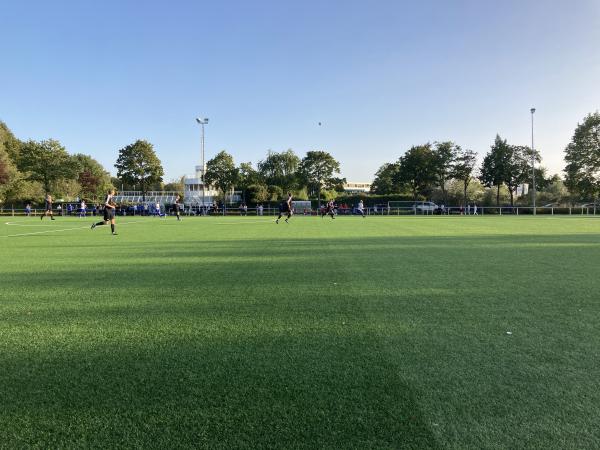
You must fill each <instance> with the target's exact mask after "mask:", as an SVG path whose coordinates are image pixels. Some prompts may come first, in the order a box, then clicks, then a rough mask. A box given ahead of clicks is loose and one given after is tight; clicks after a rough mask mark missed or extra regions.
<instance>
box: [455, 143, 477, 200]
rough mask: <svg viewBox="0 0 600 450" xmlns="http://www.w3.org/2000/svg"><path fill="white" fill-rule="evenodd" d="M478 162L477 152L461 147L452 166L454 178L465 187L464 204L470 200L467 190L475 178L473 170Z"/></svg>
mask: <svg viewBox="0 0 600 450" xmlns="http://www.w3.org/2000/svg"><path fill="white" fill-rule="evenodd" d="M476 164H477V153H475V152H474V151H473V150H463V149H462V148H461V149H459V151H458V153H457V155H456V158H455V160H454V166H453V168H452V178H454V179H455V180H459V181H460V182H461V184H462V188H463V205H466V204H467V202H468V197H467V190H468V188H469V184H470V183H471V180H472V179H473V171H474V170H475V165H476Z"/></svg>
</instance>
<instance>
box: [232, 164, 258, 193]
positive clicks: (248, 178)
mask: <svg viewBox="0 0 600 450" xmlns="http://www.w3.org/2000/svg"><path fill="white" fill-rule="evenodd" d="M237 172H238V180H237V185H236V187H237V188H238V189H240V190H241V191H242V199H243V201H246V196H247V194H248V190H249V187H250V186H252V185H256V184H259V183H260V175H259V174H258V172H257V171H256V170H254V167H252V163H250V162H245V163H241V164H240V166H239V167H238V169H237Z"/></svg>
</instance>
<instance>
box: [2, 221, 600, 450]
mask: <svg viewBox="0 0 600 450" xmlns="http://www.w3.org/2000/svg"><path fill="white" fill-rule="evenodd" d="M119 219H120V220H119ZM7 221H8V222H9V223H10V225H7V224H6V223H5V222H7ZM90 223H91V219H87V220H82V219H74V218H73V219H67V218H59V219H57V220H56V221H54V222H50V221H49V220H44V221H43V222H40V220H39V219H37V218H30V219H26V218H14V219H13V218H2V223H1V225H0V249H1V250H0V255H1V258H0V277H1V278H0V405H1V408H0V447H1V448H61V449H62V448H88V447H95V448H103V449H106V448H140V447H144V448H187V447H190V448H191V447H196V448H198V447H200V448H203V447H205V448H336V449H350V448H360V449H364V448H378V449H386V448H389V449H396V448H440V449H441V448H455V449H467V448H477V449H479V448H498V449H505V448H543V449H549V448H556V449H569V448H572V449H583V448H598V446H599V445H600V427H599V425H598V418H599V417H600V289H599V288H600V280H599V276H598V273H599V270H600V219H595V218H592V217H586V218H575V217H573V218H570V217H562V218H559V217H540V218H533V217H513V218H510V217H399V218H397V217H389V218H387V217H383V218H381V217H380V218H373V217H369V218H367V219H365V220H363V219H362V218H360V217H340V218H338V219H336V220H334V221H332V220H330V219H324V220H321V219H319V218H304V217H297V218H293V219H292V223H291V224H290V225H286V224H285V223H283V224H280V225H275V224H274V223H273V219H272V218H256V217H246V218H218V217H216V218H215V217H207V218H186V219H184V221H182V222H181V223H177V222H176V221H175V220H174V219H173V218H169V219H166V220H161V219H153V218H146V219H141V218H129V217H127V218H118V224H117V231H118V232H119V236H111V235H110V232H109V228H108V227H100V228H97V229H96V230H93V231H92V230H90V229H89V224H90ZM34 233H35V234H34ZM507 332H511V333H512V334H507Z"/></svg>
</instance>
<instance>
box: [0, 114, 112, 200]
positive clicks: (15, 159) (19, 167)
mask: <svg viewBox="0 0 600 450" xmlns="http://www.w3.org/2000/svg"><path fill="white" fill-rule="evenodd" d="M111 185H112V184H111V178H110V175H109V173H108V172H107V171H106V170H105V169H104V167H103V166H102V164H100V163H99V162H98V161H96V160H95V159H93V158H92V157H90V156H88V155H84V154H81V153H78V154H74V155H70V154H69V153H68V152H67V151H66V149H65V148H64V147H63V146H62V145H61V144H60V142H58V141H56V140H54V139H48V140H44V141H39V142H38V141H33V140H29V141H20V140H19V139H17V138H16V137H15V136H14V135H13V133H12V132H11V131H10V130H9V129H8V127H7V126H6V125H5V124H4V123H3V122H0V202H2V203H5V202H24V201H32V200H33V201H39V200H41V199H43V198H44V195H45V193H46V192H53V193H57V194H58V195H60V196H67V197H69V196H72V197H78V196H79V197H86V198H96V197H98V196H99V195H101V193H102V192H105V191H106V190H107V189H108V188H110V187H111Z"/></svg>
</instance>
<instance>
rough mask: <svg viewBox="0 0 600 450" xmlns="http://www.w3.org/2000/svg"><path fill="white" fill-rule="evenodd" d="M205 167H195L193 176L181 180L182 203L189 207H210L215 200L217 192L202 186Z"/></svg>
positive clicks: (209, 187) (207, 186)
mask: <svg viewBox="0 0 600 450" xmlns="http://www.w3.org/2000/svg"><path fill="white" fill-rule="evenodd" d="M205 172H206V165H205V166H204V167H202V166H196V173H195V175H194V176H191V177H187V176H186V177H185V178H184V180H183V185H184V187H183V189H184V192H183V201H184V203H186V204H191V205H202V204H204V205H206V206H208V205H211V204H212V202H213V200H215V199H216V198H217V195H218V192H217V191H216V190H215V189H213V188H212V187H211V186H209V185H205V184H204V181H203V180H204V173H205Z"/></svg>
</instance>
